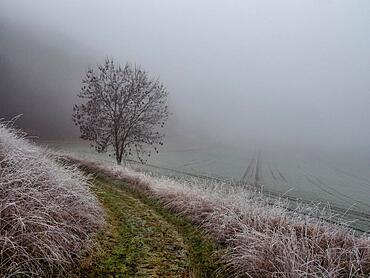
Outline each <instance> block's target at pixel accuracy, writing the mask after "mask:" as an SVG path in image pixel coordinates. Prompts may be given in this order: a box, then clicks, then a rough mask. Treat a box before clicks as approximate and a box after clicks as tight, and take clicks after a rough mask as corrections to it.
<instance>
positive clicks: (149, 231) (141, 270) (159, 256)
mask: <svg viewBox="0 0 370 278" xmlns="http://www.w3.org/2000/svg"><path fill="white" fill-rule="evenodd" d="M94 191H95V193H96V194H97V196H98V198H99V200H100V201H101V203H102V204H103V206H104V207H105V209H106V213H107V222H108V224H107V227H106V228H105V229H104V230H103V231H101V232H100V233H99V234H98V235H97V236H96V241H97V246H96V248H95V249H94V252H92V255H90V256H89V257H87V258H85V259H84V260H83V261H82V262H81V266H80V268H79V269H78V270H77V271H76V272H77V274H76V276H77V277H214V276H218V277H223V276H225V275H224V274H223V272H222V271H221V269H222V267H221V264H220V262H219V255H220V254H221V251H218V250H219V249H218V246H217V245H216V244H215V243H214V242H213V241H212V240H211V239H210V238H209V237H207V236H206V235H204V234H203V233H202V232H201V231H200V230H199V229H197V228H196V227H194V226H193V225H192V224H191V223H190V222H189V221H187V220H186V219H184V218H182V217H179V216H177V215H176V214H174V213H171V212H170V211H168V210H167V209H165V208H163V206H161V204H159V203H158V202H157V201H155V200H153V199H150V198H147V197H145V196H143V194H140V192H138V191H136V190H135V189H134V188H133V186H131V185H129V184H127V183H124V182H122V181H118V180H113V179H109V178H106V177H103V176H100V175H99V176H97V177H96V180H95V182H94Z"/></svg>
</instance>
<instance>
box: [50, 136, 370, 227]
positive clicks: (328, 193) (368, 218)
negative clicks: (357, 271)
mask: <svg viewBox="0 0 370 278" xmlns="http://www.w3.org/2000/svg"><path fill="white" fill-rule="evenodd" d="M48 145H50V146H51V147H55V148H57V149H60V150H66V151H72V152H77V153H80V154H87V155H91V154H92V152H93V151H92V150H91V149H89V148H88V147H87V146H86V145H83V144H79V143H56V142H51V143H50V142H49V143H48ZM99 156H101V158H102V159H111V158H110V157H108V156H107V155H99ZM369 162H370V158H369V157H366V156H365V155H357V156H355V155H352V156H351V155H349V154H341V155H339V154H329V153H315V152H308V151H306V152H303V151H282V150H278V151H277V150H272V149H264V150H258V149H249V150H248V149H243V150H241V149H236V148H226V147H219V146H217V147H204V146H198V147H194V146H191V147H184V146H181V147H178V146H174V145H168V146H167V147H166V148H165V149H164V150H162V151H161V152H160V153H159V154H157V155H155V156H154V157H153V158H151V159H149V161H148V164H149V165H147V166H145V167H143V166H139V165H138V164H136V163H134V162H130V163H131V164H132V165H133V166H134V167H140V169H141V170H145V171H151V172H154V173H157V174H160V175H168V176H173V177H176V176H177V175H181V176H186V175H187V174H190V176H191V175H195V176H198V177H200V178H207V177H209V178H219V179H228V180H233V182H235V183H237V184H238V185H243V184H251V185H254V186H256V187H259V188H263V190H264V192H265V193H266V194H270V195H281V194H284V196H286V197H289V198H291V199H300V200H302V201H303V202H315V203H321V204H323V205H330V207H331V208H332V209H333V210H335V211H336V212H337V213H338V215H340V217H343V218H344V219H346V220H348V221H349V222H350V225H351V226H352V227H354V228H357V229H360V230H362V231H368V230H370V171H369V170H368V169H369V165H370V164H369Z"/></svg>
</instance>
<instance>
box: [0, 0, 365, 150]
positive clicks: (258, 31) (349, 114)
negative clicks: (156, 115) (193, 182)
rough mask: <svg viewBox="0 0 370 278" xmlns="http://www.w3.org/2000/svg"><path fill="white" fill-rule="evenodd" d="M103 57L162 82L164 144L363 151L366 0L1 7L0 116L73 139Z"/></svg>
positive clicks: (169, 0) (2, 1)
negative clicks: (82, 96) (84, 94)
mask: <svg viewBox="0 0 370 278" xmlns="http://www.w3.org/2000/svg"><path fill="white" fill-rule="evenodd" d="M107 56H108V57H114V58H115V60H116V62H119V63H122V64H124V63H125V62H131V63H137V64H140V65H142V66H143V67H144V68H145V69H147V70H148V71H149V72H150V73H151V74H152V75H153V76H159V77H160V79H161V81H163V82H164V84H166V86H167V88H168V90H169V92H170V99H169V105H170V109H171V111H172V116H171V119H170V121H169V122H168V125H167V129H166V132H167V134H168V136H167V137H168V139H167V140H173V141H176V140H180V139H181V140H184V141H186V140H190V141H191V140H201V141H204V142H207V143H209V144H212V143H222V144H226V145H233V146H235V145H237V146H244V145H261V146H263V145H273V146H278V147H281V148H288V147H298V148H315V149H332V150H337V149H341V150H347V151H354V152H362V153H364V152H365V153H369V147H370V127H369V119H370V2H369V1H334V0H310V1H293V0H289V1H288V0H280V1H266V0H256V1H248V0H227V1H226V0H223V1H220V0H186V1H185V0H184V1H173V0H157V1H152V0H128V1H123V0H116V1H114V0H110V1H91V0H89V1H82V0H81V1H72V0H70V1H50V0H44V1H26V0H24V1H17V0H8V1H6V0H0V118H5V119H9V118H11V117H13V116H15V115H18V114H23V117H22V118H21V119H20V120H19V121H18V125H20V126H21V127H23V128H25V129H26V130H28V131H29V132H30V133H31V134H34V135H37V136H39V137H40V138H41V139H58V140H75V139H77V138H78V130H76V128H75V127H74V126H73V123H72V120H71V113H72V106H73V104H74V102H75V101H76V94H77V93H78V91H79V88H80V85H81V79H82V77H83V75H84V73H85V71H86V69H87V68H88V66H89V65H92V66H93V65H95V64H96V63H101V62H103V61H104V58H105V57H107Z"/></svg>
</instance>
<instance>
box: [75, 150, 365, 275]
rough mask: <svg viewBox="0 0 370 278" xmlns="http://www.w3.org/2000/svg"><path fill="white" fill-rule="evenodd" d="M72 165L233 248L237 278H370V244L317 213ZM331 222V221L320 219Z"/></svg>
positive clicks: (93, 165) (229, 190)
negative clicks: (132, 190) (119, 184)
mask: <svg viewBox="0 0 370 278" xmlns="http://www.w3.org/2000/svg"><path fill="white" fill-rule="evenodd" d="M69 160H71V161H74V162H77V163H80V164H82V165H84V166H87V167H88V168H89V169H91V170H94V171H100V172H103V173H105V174H106V175H109V176H111V177H115V178H118V179H123V180H125V181H128V182H130V183H131V184H132V185H133V186H135V187H136V188H137V189H138V190H140V191H141V192H142V193H144V194H146V195H147V196H149V197H152V198H155V199H157V200H160V201H161V202H162V204H163V205H164V206H166V207H167V208H169V209H171V210H172V211H173V212H176V213H178V214H179V215H182V216H185V217H187V218H188V219H190V220H191V221H192V222H193V223H194V224H196V225H199V226H200V227H201V228H202V229H203V230H204V231H206V232H207V233H209V234H210V235H212V236H213V237H214V238H215V239H216V240H217V241H218V242H219V243H221V244H224V245H225V246H226V247H228V249H229V252H228V253H227V254H226V255H225V257H224V261H225V263H226V264H227V266H228V268H229V270H230V271H231V272H232V273H233V274H234V276H235V277H369V275H370V238H369V236H368V235H367V234H364V235H356V234H355V232H354V231H352V230H350V229H349V228H346V226H345V225H339V224H338V225H336V224H331V223H329V222H327V221H324V220H321V219H322V218H321V216H323V217H324V218H327V217H328V215H327V213H326V212H322V211H320V209H319V208H318V207H314V206H313V207H307V206H304V205H302V206H298V208H297V209H295V210H294V211H292V210H291V209H288V208H289V205H287V204H286V202H289V201H288V200H284V199H276V198H274V199H269V198H267V197H266V196H264V195H263V194H261V193H260V192H258V191H256V190H253V189H252V188H240V187H231V186H230V184H228V183H222V182H220V181H206V180H203V182H202V181H201V179H195V180H194V181H195V182H192V181H190V180H183V181H181V180H174V179H171V178H165V177H162V178H160V177H154V176H151V175H150V174H148V173H140V172H137V171H134V170H132V169H130V168H124V167H119V166H114V165H113V164H110V163H107V162H105V163H104V162H96V161H95V162H94V161H92V160H86V159H78V158H76V157H71V156H69ZM322 214H325V215H322Z"/></svg>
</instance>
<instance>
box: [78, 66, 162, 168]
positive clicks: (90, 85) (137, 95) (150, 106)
mask: <svg viewBox="0 0 370 278" xmlns="http://www.w3.org/2000/svg"><path fill="white" fill-rule="evenodd" d="M167 95H168V92H167V90H166V88H165V87H164V85H163V84H162V83H161V82H159V80H158V79H154V78H151V77H149V75H148V73H147V72H146V71H145V70H143V69H142V68H140V67H139V66H132V65H131V64H126V65H125V66H124V67H122V66H120V65H115V63H114V61H113V59H106V60H105V62H104V64H102V65H98V66H97V69H96V70H94V69H92V68H90V69H89V70H88V71H87V73H86V77H85V78H84V79H83V81H82V88H81V90H80V92H79V94H78V97H79V98H80V99H81V103H80V104H78V105H75V106H74V109H73V111H74V113H73V121H74V123H75V124H76V125H77V126H79V128H80V132H81V138H82V139H84V140H88V141H90V142H91V146H92V147H95V149H96V150H97V151H98V152H105V151H107V150H108V149H110V147H113V150H114V155H115V157H116V160H117V163H118V164H121V163H122V161H124V162H125V158H126V157H127V156H128V155H133V154H135V153H136V155H137V157H138V158H139V159H140V161H141V162H144V159H143V156H144V155H148V156H150V154H151V150H152V149H154V150H155V151H156V152H158V150H157V147H156V146H157V145H158V144H160V145H163V143H162V139H163V137H164V135H163V134H162V133H160V132H159V131H158V129H159V128H161V127H162V128H163V126H164V124H165V122H166V120H167V118H168V108H167V105H166V103H167Z"/></svg>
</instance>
